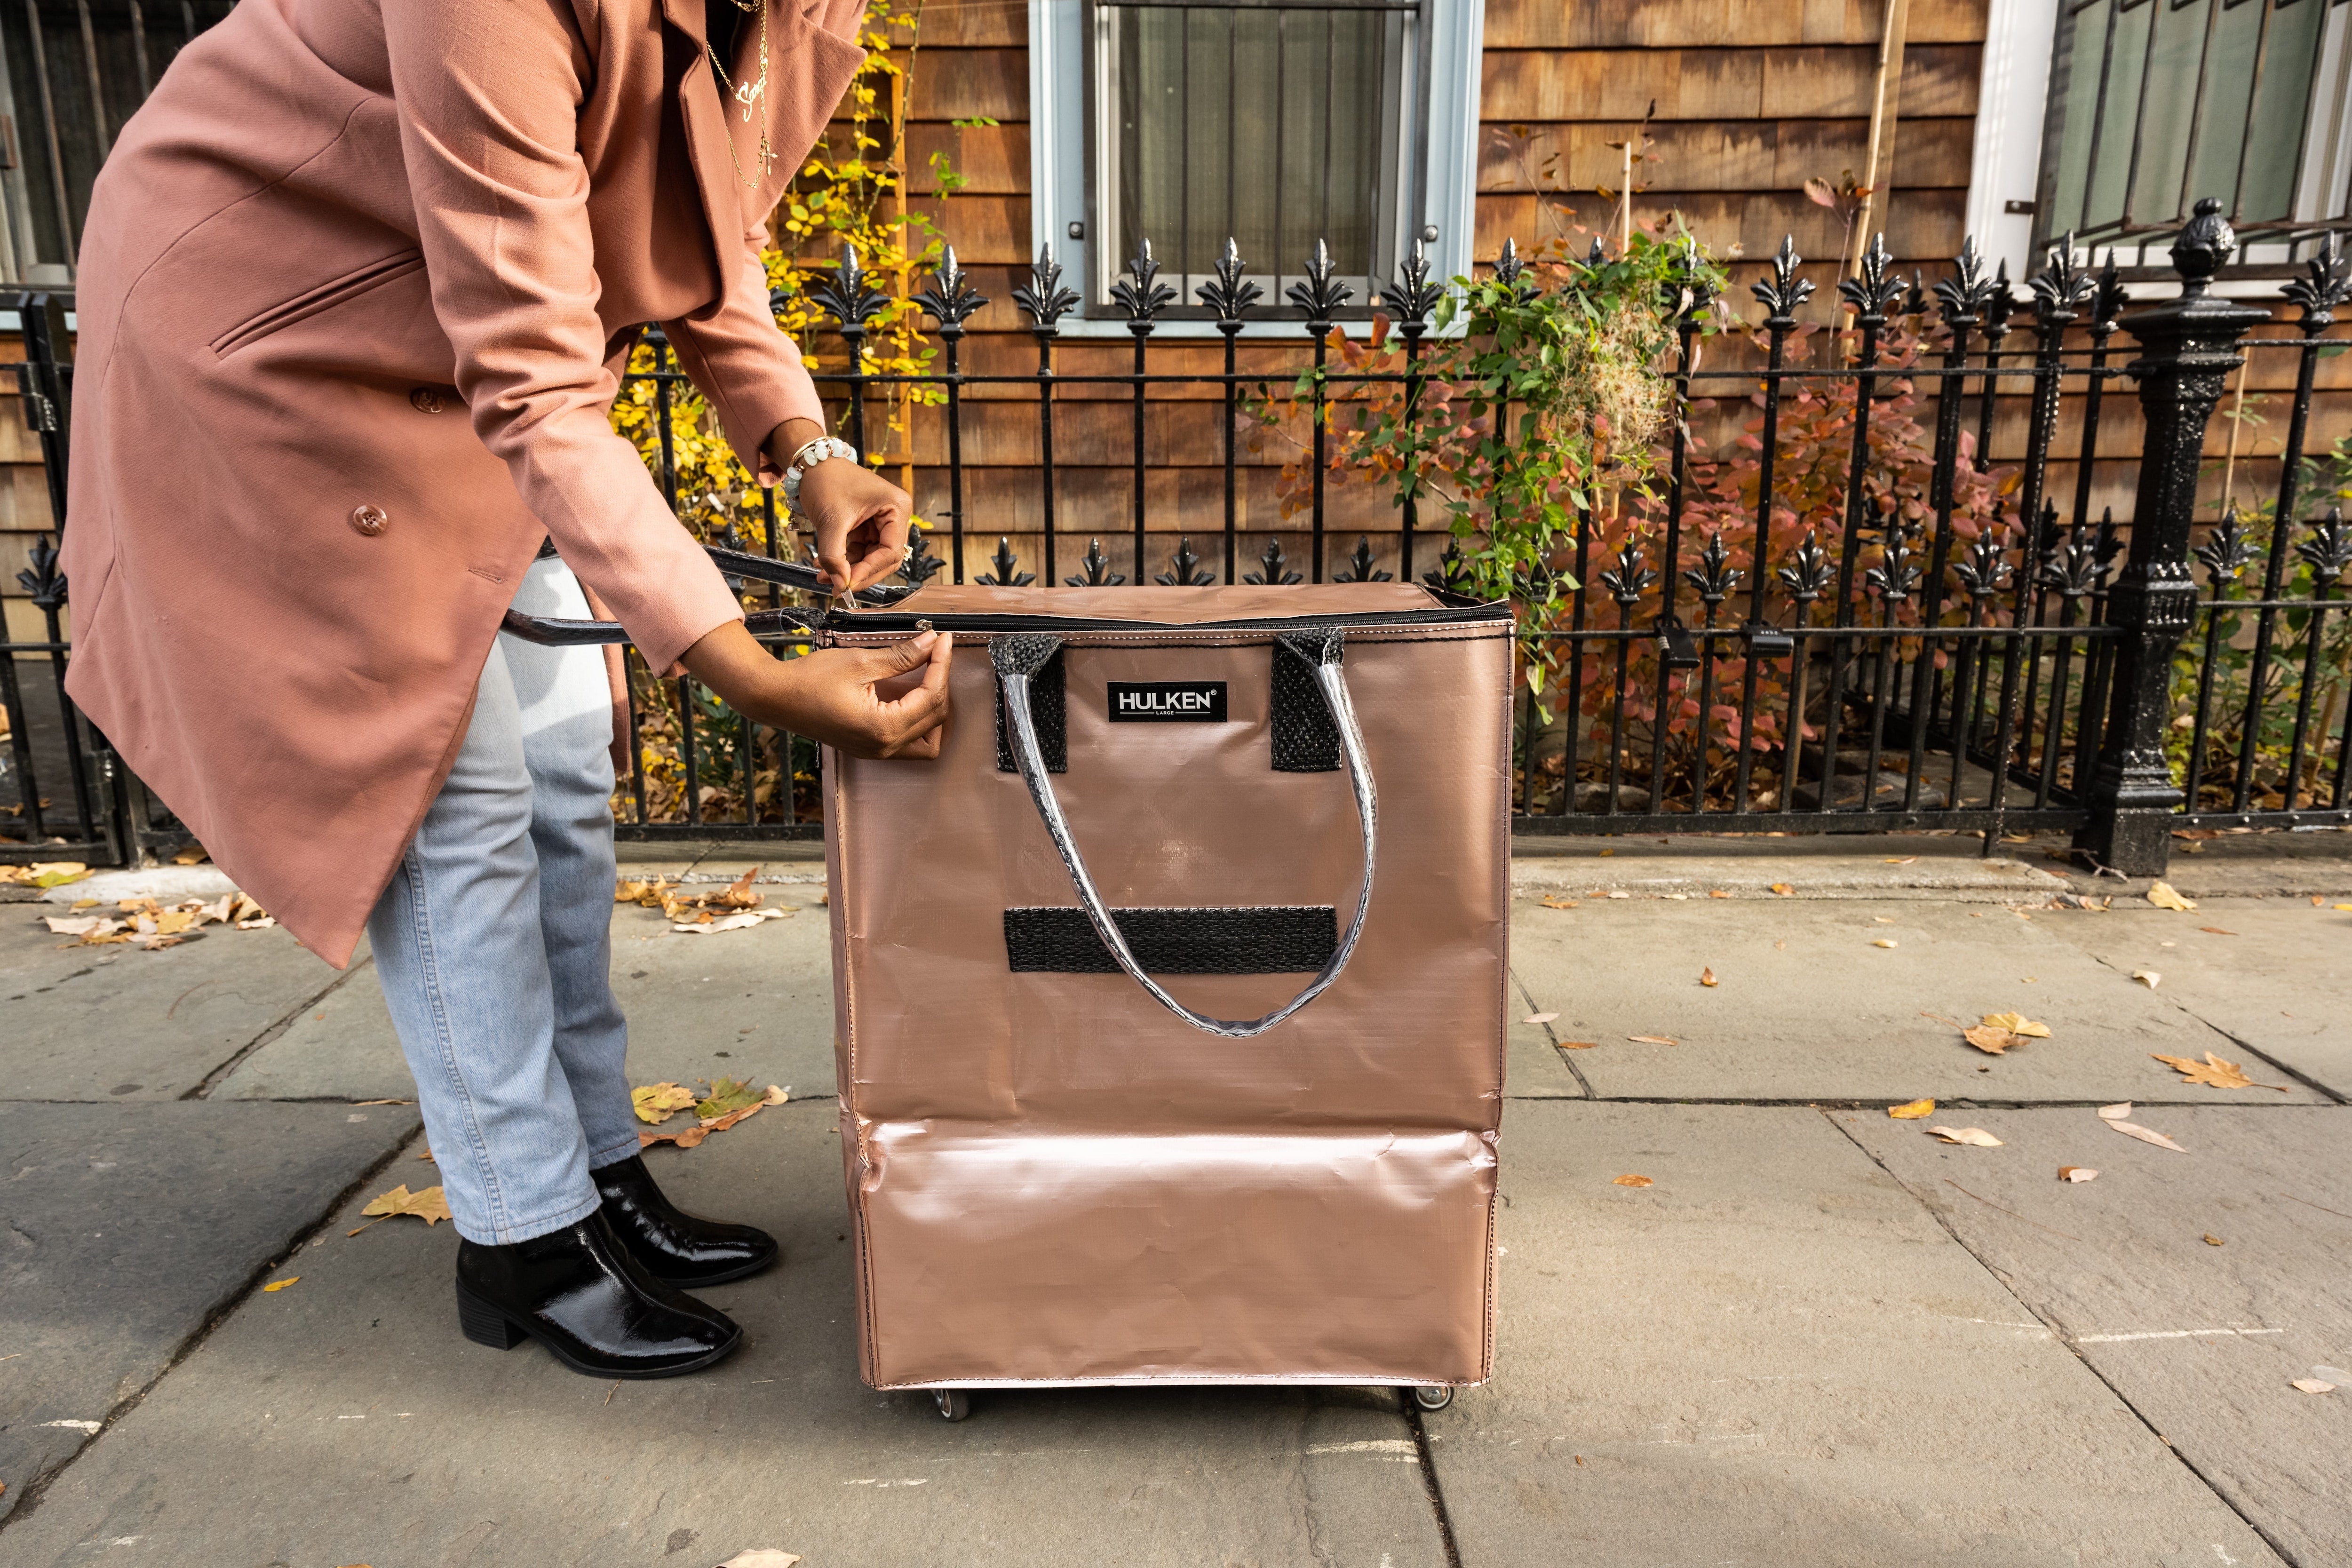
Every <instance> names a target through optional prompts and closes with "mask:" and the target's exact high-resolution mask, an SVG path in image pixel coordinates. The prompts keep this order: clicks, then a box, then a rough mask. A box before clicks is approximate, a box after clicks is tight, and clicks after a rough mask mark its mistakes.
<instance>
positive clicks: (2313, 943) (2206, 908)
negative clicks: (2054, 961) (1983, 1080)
mask: <svg viewBox="0 0 2352 1568" xmlns="http://www.w3.org/2000/svg"><path fill="white" fill-rule="evenodd" d="M2347 901H2352V900H2347ZM2037 918H2042V919H2046V920H2047V921H2048V922H2049V929H2050V930H2051V931H2054V932H2056V933H2057V934H2058V935H2059V936H2061V937H2063V938H2064V939H2065V940H2066V941H2068V942H2073V943H2074V945H2075V946H2077V947H2079V948H2081V949H2082V950H2083V951H2084V952H2087V953H2090V954H2091V955H2092V956H2093V957H2095V958H2097V959H2098V960H2100V961H2101V962H2102V963H2105V964H2107V965H2108V966H2109V967H2110V968H2112V969H2115V970H2116V971H2118V972H2120V973H2125V974H2129V973H2131V972H2132V971H2134V970H2136V969H2152V970H2154V971H2156V972H2157V973H2158V974H2160V975H2162V976H2163V977H2164V978H2163V981H2162V984H2159V985H2158V995H2160V996H2162V997H2164V998H2165V999H2166V1000H2168V1001H2169V1002H2170V1003H2171V1004H2172V1005H2174V1006H2176V1007H2179V1008H2180V1009H2182V1010H2183V1011H2185V1012H2188V1013H2189V1014H2192V1015H2194V1016H2197V1017H2199V1018H2201V1019H2203V1020H2204V1021H2205V1022H2206V1023H2208V1024H2210V1025H2211V1026H2213V1027H2215V1028H2217V1029H2220V1030H2221V1031H2222V1032H2223V1033H2225V1034H2227V1035H2229V1036H2230V1037H2231V1038H2232V1039H2234V1040H2237V1041H2239V1042H2241V1043H2242V1044H2243V1045H2245V1046H2246V1047H2248V1048H2250V1049H2252V1050H2254V1051H2258V1052H2260V1053H2261V1054H2262V1055H2263V1056H2265V1057H2268V1058H2270V1059H2271V1060H2272V1061H2274V1062H2280V1063H2284V1065H2285V1066H2286V1067H2288V1068H2292V1069H2294V1071H2295V1072H2296V1073H2298V1074H2300V1075H2301V1076H2302V1077H2303V1078H2305V1079H2308V1080H2309V1081H2310V1082H2313V1083H2315V1084H2320V1085H2322V1086H2324V1087H2326V1089H2331V1090H2333V1091H2334V1092H2335V1093H2336V1094H2337V1095H2341V1096H2344V1097H2346V1098H2352V910H2338V909H2336V907H2335V900H2326V901H2323V902H2322V903H2321V904H2319V905H2317V906H2314V905H2313V904H2312V903H2311V902H2310V901H2309V900H2307V899H2264V900H2254V899H2216V900H2209V901H2206V902H2204V903H2202V904H2201V905H2200V907H2199V908H2198V909H2196V910H2191V911H2189V912H2186V913H2183V912H2179V911H2176V910H2159V909H2156V908H2154V907H2152V906H2150V905H2148V904H2147V903H2146V902H2145V900H2143V901H2142V902H2141V904H2140V906H2139V907H2138V908H2136V909H2134V908H2127V907H2126V904H2125V902H2124V901H2123V900H2116V907H2115V909H2114V910H2111V911H2107V912H2103V913H2102V912H2093V911H2091V910H2054V911H2053V912H2052V913H2051V914H2049V915H2048V916H2045V917H2037ZM2209 926H2218V927H2220V928H2221V930H2222V931H2228V932H2231V934H2230V935H2227V936H2220V935H2216V934H2214V932H2212V931H2209V930H2207V929H2206V928H2207V927H2209ZM2221 1054H2222V1055H2223V1056H2224V1057H2228V1058H2230V1059H2231V1060H2233V1061H2235V1060H2240V1059H2241V1058H2237V1057H2231V1054H2230V1052H2228V1051H2226V1050H2225V1051H2223V1052H2222V1053H2221ZM2247 1065H2248V1066H2249V1067H2250V1068H2251V1064H2247ZM2253 1076H2257V1077H2259V1076H2260V1075H2259V1074H2258V1073H2257V1074H2254V1075H2253Z"/></svg>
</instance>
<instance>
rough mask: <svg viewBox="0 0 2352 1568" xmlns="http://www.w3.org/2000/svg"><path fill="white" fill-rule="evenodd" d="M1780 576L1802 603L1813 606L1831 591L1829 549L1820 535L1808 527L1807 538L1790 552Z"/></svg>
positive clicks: (1782, 583) (1795, 597)
mask: <svg viewBox="0 0 2352 1568" xmlns="http://www.w3.org/2000/svg"><path fill="white" fill-rule="evenodd" d="M1779 575H1780V583H1781V585H1782V586H1783V587H1785V588H1787V589H1788V590H1789V596H1790V598H1792V599H1794V600H1796V601H1797V603H1798V604H1800V605H1810V604H1811V603H1812V602H1813V601H1814V600H1815V599H1818V598H1820V597H1821V596H1822V595H1823V594H1825V593H1827V592H1828V591H1829V585H1830V558H1829V552H1827V551H1825V550H1823V549H1822V542H1821V540H1820V538H1819V537H1818V536H1817V535H1816V534H1815V533H1814V531H1812V530H1811V529H1810V528H1809V529H1807V530H1805V537H1804V538H1802V539H1801V540H1799V541H1798V542H1797V548H1796V549H1795V550H1793V551H1791V552H1790V554H1789V563H1788V564H1787V565H1785V566H1783V567H1781V568H1780V574H1779Z"/></svg>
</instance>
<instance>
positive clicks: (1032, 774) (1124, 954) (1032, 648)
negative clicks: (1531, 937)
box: [988, 626, 1380, 1040]
mask: <svg viewBox="0 0 2352 1568" xmlns="http://www.w3.org/2000/svg"><path fill="white" fill-rule="evenodd" d="M1280 640H1281V641H1282V643H1283V644H1284V645H1285V646H1286V647H1288V648H1289V650H1290V651H1291V652H1292V653H1294V654H1296V655H1297V656H1298V658H1301V659H1304V660H1305V661H1306V663H1307V667H1308V668H1311V669H1312V670H1313V671H1314V672H1315V682H1316V684H1317V685H1318V687H1320V688H1321V689H1322V691H1323V704H1324V706H1325V707H1326V708H1328V709H1329V710H1330V713H1331V722H1332V725H1333V727H1334V728H1336V729H1337V730H1338V731H1339V749H1340V751H1341V752H1342V753H1343V754H1344V755H1345V756H1346V758H1347V761H1348V784H1349V787H1350V788H1352V789H1353V790H1354V792H1355V795H1356V820H1357V822H1358V823H1359V824H1360V826H1362V828H1363V834H1364V883H1363V887H1362V888H1361V889H1360V890H1359V891H1358V892H1357V894H1356V914H1355V918H1354V919H1353V920H1350V921H1349V922H1348V930H1347V931H1346V933H1345V934H1344V935H1342V936H1341V937H1340V938H1339V946H1338V947H1337V948H1335V949H1334V950H1333V951H1332V953H1331V957H1330V960H1329V961H1328V963H1325V964H1324V965H1323V967H1322V969H1321V970H1320V971H1319V972H1318V973H1317V974H1316V976H1315V978H1314V979H1312V980H1310V981H1308V982H1307V989H1305V990H1304V991H1301V992H1300V993H1299V994H1297V995H1296V996H1293V997H1292V998H1291V999H1290V1000H1289V1001H1287V1002H1286V1003H1284V1004H1283V1005H1281V1006H1279V1007H1277V1008H1276V1009H1275V1010H1274V1011H1273V1012H1271V1013H1268V1014H1266V1015H1265V1016H1264V1017H1262V1018H1246V1019H1237V1018H1212V1017H1210V1016H1207V1015H1206V1014H1202V1013H1195V1012H1194V1011H1192V1008H1190V1007H1187V1006H1185V1005H1184V1004H1182V1003H1181V1002H1179V1001H1178V1000H1176V998H1175V997H1173V996H1171V995H1170V994H1168V993H1167V991H1166V990H1165V989H1164V988H1163V987H1162V986H1161V985H1160V983H1159V982H1158V981H1156V980H1154V979H1152V978H1151V976H1150V975H1149V974H1146V973H1144V972H1143V966H1142V965H1140V964H1139V963H1136V961H1135V954H1134V952H1131V951H1130V950H1129V947H1128V945H1127V938H1126V936H1125V935H1124V934H1122V933H1121V932H1120V931H1119V929H1118V923H1117V922H1116V921H1113V920H1112V919H1111V918H1110V910H1108V909H1107V908H1105V907H1104V905H1103V900H1102V894H1101V893H1100V892H1098V891H1097V890H1096V888H1095V882H1094V879H1093V878H1092V877H1091V876H1089V875H1087V863H1086V859H1085V858H1084V857H1083V856H1081V855H1080V854H1079V853H1078V846H1077V843H1076V840H1075V839H1073V838H1072V837H1070V824H1069V820H1068V818H1066V817H1065V816H1063V815H1062V804H1061V802H1060V801H1058V800H1056V799H1055V797H1054V781H1053V779H1052V777H1051V776H1050V775H1049V774H1048V773H1046V772H1045V754H1044V752H1041V751H1039V749H1038V746H1037V723H1036V720H1035V719H1034V717H1033V716H1032V714H1031V713H1030V710H1029V678H1030V677H1031V676H1033V675H1034V674H1036V673H1037V671H1039V670H1040V669H1043V668H1045V664H1046V661H1047V660H1049V659H1051V658H1053V657H1054V655H1055V654H1056V653H1058V652H1060V651H1061V647H1062V639H1061V638H1059V637H1045V636H1034V635H1024V636H1000V637H992V638H991V639H990V641H989V647H988V655H989V661H990V662H991V663H992V664H993V665H994V666H995V667H996V674H997V679H998V680H999V682H1000V683H1001V684H1002V686H1003V692H1004V719H1005V724H1006V727H1007V729H1008V730H1009V731H1011V734H1012V739H1013V766H1014V767H1015V769H1017V770H1018V771H1019V773H1020V774H1021V781H1022V782H1023V783H1024V784H1027V785H1028V786H1029V798H1030V799H1032V800H1034V801H1035V802H1036V803H1037V815H1038V816H1041V817H1043V818H1044V819H1045V832H1046V835H1047V836H1048V837H1051V838H1052V839H1053V841H1054V847H1055V850H1056V851H1058V852H1059V853H1060V855H1061V857H1062V864H1063V865H1064V866H1066V867H1067V868H1069V873H1070V884H1071V886H1072V887H1074V888H1076V889H1077V894H1078V903H1079V905H1080V906H1081V907H1082V908H1084V909H1085V910H1086V911H1087V920H1088V921H1092V922H1093V924H1094V928H1095V933H1096V934H1097V936H1099V937H1101V938H1102V942H1103V945H1104V946H1105V947H1107V948H1108V949H1109V950H1110V954H1111V956H1112V957H1113V958H1115V959H1117V960H1118V966H1119V967H1120V968H1121V969H1124V970H1126V971H1127V973H1129V975H1131V976H1132V977H1133V978H1134V980H1135V983H1136V984H1139V985H1140V986H1142V987H1143V988H1144V989H1145V990H1146V991H1148V992H1150V994H1151V995H1152V998H1153V999H1154V1000H1155V1001H1157V1002H1158V1003H1159V1004H1160V1005H1161V1006H1163V1007H1165V1008H1167V1009H1168V1010H1169V1011H1170V1012H1171V1013H1173V1014H1175V1015H1176V1016H1178V1017H1180V1018H1181V1019H1183V1020H1184V1021H1185V1022H1186V1023H1188V1024H1190V1025H1192V1026H1193V1027H1194V1028H1196V1029H1201V1030H1204V1031H1206V1032H1207V1033H1209V1034H1212V1035H1222V1036H1223V1037H1226V1038H1227V1039H1234V1040H1246V1039H1252V1038H1255V1037H1257V1036H1259V1035H1263V1034H1265V1032H1266V1031H1267V1030H1268V1029H1271V1028H1273V1027H1274V1026H1276V1024H1279V1023H1281V1022H1282V1021H1283V1020H1284V1019H1285V1018H1287V1017H1289V1016H1291V1015H1292V1014H1293V1013H1296V1012H1297V1011H1298V1010H1299V1009H1300V1008H1301V1007H1304V1006H1306V1005H1307V1004H1308V1003H1309V1002H1312V1001H1314V1000H1315V998H1317V997H1318V996H1320V995H1321V994H1323V993H1324V991H1325V990H1326V989H1328V987H1329V985H1330V984H1331V982H1333V981H1334V980H1337V979H1339V972H1340V971H1341V970H1343V969H1345V968H1347V967H1348V960H1349V958H1351V957H1353V956H1354V954H1355V952H1356V939H1357V938H1359V937H1360V936H1362V935H1363V934H1364V915H1365V913H1366V911H1368V910H1370V908H1371V906H1372V866H1373V863H1374V856H1375V852H1376V850H1377V847H1378V839H1379V821H1380V811H1379V802H1378V800H1377V799H1376V798H1375V796H1374V795H1373V793H1372V770H1371V765H1370V763H1367V762H1366V761H1365V759H1364V735H1363V731H1361V730H1360V729H1359V728H1358V727H1357V725H1356V708H1355V704H1354V703H1352V702H1350V701H1349V700H1348V680H1347V677H1346V676H1345V674H1343V673H1342V671H1341V669H1340V666H1339V658H1340V651H1341V648H1340V644H1341V637H1340V633H1339V628H1338V627H1337V626H1325V627H1317V628H1315V629H1313V630H1311V631H1305V632H1287V633H1285V634H1283V636H1282V637H1281V638H1280Z"/></svg>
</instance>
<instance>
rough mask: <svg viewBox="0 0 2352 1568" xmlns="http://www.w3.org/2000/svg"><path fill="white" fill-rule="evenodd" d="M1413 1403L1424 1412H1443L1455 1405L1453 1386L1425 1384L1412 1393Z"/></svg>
mask: <svg viewBox="0 0 2352 1568" xmlns="http://www.w3.org/2000/svg"><path fill="white" fill-rule="evenodd" d="M1412 1402H1413V1403H1414V1404H1415V1405H1420V1406H1421V1407H1422V1408H1423V1410H1443V1409H1444V1408H1445V1407H1446V1406H1447V1405H1451V1404H1453V1403H1454V1387H1453V1385H1452V1384H1444V1383H1424V1384H1421V1385H1420V1386H1419V1387H1417V1388H1415V1389H1414V1390H1413V1391H1412Z"/></svg>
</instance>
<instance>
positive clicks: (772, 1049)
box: [212, 888, 834, 1100]
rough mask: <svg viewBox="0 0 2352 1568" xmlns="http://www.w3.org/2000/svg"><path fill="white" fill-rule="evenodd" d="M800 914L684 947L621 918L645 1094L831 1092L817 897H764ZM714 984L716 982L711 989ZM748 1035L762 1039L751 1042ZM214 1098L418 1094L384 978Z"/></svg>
mask: <svg viewBox="0 0 2352 1568" xmlns="http://www.w3.org/2000/svg"><path fill="white" fill-rule="evenodd" d="M762 890H763V891H764V892H766V893H767V895H768V899H769V901H770V902H771V903H774V904H778V905H783V906H788V907H793V908H795V909H798V910H800V912H799V913H797V914H795V915H793V917H792V918H791V919H789V920H782V921H768V922H767V923H766V924H764V925H761V926H757V927H754V928H752V929H751V930H749V931H728V932H725V933H724V934H722V935H719V936H682V935H679V934H677V933H676V932H673V931H670V929H669V925H668V922H667V921H665V920H663V919H662V917H661V912H660V911H659V910H646V909H640V908H638V907H637V906H635V905H634V904H621V905H616V906H614V911H613V989H614V992H615V993H616V994H618V995H619V996H620V998H621V1005H622V1006H623V1007H624V1008H625V1010H626V1012H627V1014H628V1018H629V1071H630V1074H631V1076H632V1077H633V1078H634V1079H635V1080H636V1081H637V1082H639V1083H655V1082H658V1081H661V1080H664V1079H677V1080H685V1079H712V1078H719V1077H729V1078H740V1079H756V1080H757V1081H759V1082H761V1083H774V1084H780V1085H782V1086H784V1087H787V1088H789V1089H792V1091H793V1094H794V1095H795V1096H796V1097H797V1096H805V1095H830V1094H832V1093H833V1091H834V1083H833V978H832V976H833V967H832V952H831V947H830V942H829V938H828V935H827V928H826V924H825V911H824V909H823V908H821V907H817V906H816V905H815V904H814V899H815V896H816V892H817V889H800V888H772V889H762ZM706 976H707V977H708V978H706ZM745 1031H749V1032H748V1033H747V1032H745ZM212 1092H213V1097H214V1098H215V1099H221V1098H226V1099H231V1100H313V1099H331V1100H376V1099H384V1098H394V1097H406V1096H411V1095H414V1094H415V1092H416V1089H415V1082H414V1080H413V1079H411V1078H410V1076H409V1072H408V1063H407V1058H404V1056H403V1055H402V1054H401V1049H400V1037H399V1036H398V1035H396V1034H395V1033H394V1030H393V1026H392V1015H391V1014H390V1013H389V1012H387V1011H386V1010H385V1008H384V1005H383V987H382V986H381V985H380V984H377V981H376V977H375V974H374V973H373V970H372V969H371V970H366V971H363V972H362V970H361V969H360V966H359V965H356V964H354V965H353V974H352V979H351V981H350V982H349V984H345V985H343V986H341V988H339V989H338V990H336V991H334V992H333V993H332V994H329V995H327V996H325V997H322V998H320V1000H319V1002H318V1003H317V1004H316V1005H312V1006H310V1007H308V1008H306V1009H304V1010H303V1012H302V1013H301V1014H300V1015H299V1016H297V1017H296V1019H295V1021H294V1022H293V1023H292V1024H291V1025H290V1026H288V1028H287V1029H286V1031H285V1032H284V1033H283V1034H281V1035H279V1036H278V1037H277V1038H276V1039H274V1040H272V1041H270V1042H269V1043H268V1045H265V1046H263V1047H261V1048H260V1049H259V1050H257V1051H256V1052H254V1053H253V1054H252V1055H251V1056H250V1057H248V1058H246V1059H245V1060H244V1061H242V1062H240V1063H238V1064H237V1066H236V1069H235V1070H234V1071H232V1072H231V1073H229V1074H228V1076H227V1077H226V1078H225V1079H222V1080H221V1082H220V1083H219V1084H218V1086H216V1087H215V1089H214V1090H213V1091H212Z"/></svg>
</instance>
